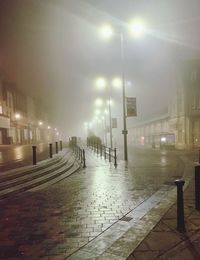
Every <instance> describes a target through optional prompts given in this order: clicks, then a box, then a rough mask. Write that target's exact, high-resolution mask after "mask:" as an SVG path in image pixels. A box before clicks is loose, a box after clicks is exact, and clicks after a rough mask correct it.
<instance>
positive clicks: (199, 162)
mask: <svg viewBox="0 0 200 260" xmlns="http://www.w3.org/2000/svg"><path fill="white" fill-rule="evenodd" d="M199 163H200V149H199Z"/></svg>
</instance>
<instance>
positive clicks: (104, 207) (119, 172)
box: [0, 151, 194, 260]
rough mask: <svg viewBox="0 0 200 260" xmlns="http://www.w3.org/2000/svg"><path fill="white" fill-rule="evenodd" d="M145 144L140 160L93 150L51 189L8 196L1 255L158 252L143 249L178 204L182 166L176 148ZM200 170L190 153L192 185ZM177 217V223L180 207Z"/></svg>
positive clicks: (1, 217)
mask: <svg viewBox="0 0 200 260" xmlns="http://www.w3.org/2000/svg"><path fill="white" fill-rule="evenodd" d="M141 152H142V151H138V153H136V154H135V155H134V156H133V159H134V168H133V167H131V169H128V168H127V165H126V164H125V163H124V162H122V161H120V162H118V167H117V168H116V169H115V167H114V165H113V164H109V163H108V161H104V159H102V158H100V157H97V156H96V155H95V154H94V153H93V152H91V151H87V168H85V169H82V170H80V171H78V172H76V173H74V174H73V175H71V176H70V177H68V178H66V179H64V180H63V181H62V182H59V183H57V184H56V185H52V186H48V187H47V188H46V189H42V190H31V191H27V192H24V193H22V194H19V195H16V196H15V197H12V198H8V199H5V200H1V201H0V207H1V211H0V227H1V232H0V259H21V258H24V259H39V258H42V259H45V260H46V259H49V260H50V259H52V260H54V259H55V260H60V259H63V260H64V259H71V260H72V259H75V260H78V259H80V260H83V259H108V260H112V259H113V260H114V259H117V260H125V259H127V258H128V257H129V256H130V255H131V254H132V256H130V257H132V258H130V259H147V260H148V259H155V257H156V256H155V255H152V251H151V250H150V248H148V250H147V249H146V248H145V247H144V249H146V251H145V250H143V251H142V252H140V251H139V252H140V256H139V255H137V256H135V253H137V252H138V248H139V249H140V247H141V245H142V244H143V242H142V241H144V242H145V241H146V239H147V238H148V236H149V235H150V234H151V233H152V232H153V231H154V227H155V226H156V227H157V223H158V222H159V221H162V220H163V218H162V217H163V216H165V214H166V212H167V211H168V210H169V208H170V207H171V206H172V205H173V204H174V202H175V200H176V188H175V185H174V184H173V182H172V180H174V176H175V174H180V172H179V167H178V164H177V159H176V158H174V157H175V155H174V154H173V155H170V156H167V155H165V154H161V158H160V157H159V156H158V155H159V154H152V153H151V152H148V153H146V152H145V153H144V154H143V157H144V159H143V160H142V159H141V156H142V154H141ZM163 156H164V157H163ZM193 170H194V165H193V163H191V162H189V161H188V165H186V167H185V171H184V177H183V178H184V179H185V181H186V184H185V187H186V186H187V185H188V183H189V180H190V179H191V176H192V174H193ZM176 176H177V175H176ZM170 180H171V182H170ZM191 210H192V208H191ZM186 213H187V211H186ZM173 219H174V222H173V223H174V228H176V222H175V212H174V215H173ZM162 226H163V225H162ZM163 230H164V231H163ZM170 230H171V229H170ZM161 231H163V233H164V234H165V235H166V229H161ZM167 231H168V232H169V230H168V229H167ZM175 233H176V232H175ZM172 234H173V232H172ZM163 237H164V236H163ZM163 237H162V236H161V237H159V238H157V237H156V238H155V241H156V242H155V245H156V246H157V243H158V241H161V243H160V245H163V243H164V242H166V241H167V239H165V240H164V242H163V241H162V238H163ZM150 241H151V242H152V241H153V239H151V240H150ZM169 241H170V243H171V241H174V240H173V239H172V238H171V236H170V240H169ZM152 244H153V242H152ZM163 248H164V249H166V247H165V245H164V246H163ZM152 250H153V249H152ZM154 251H155V250H154ZM158 251H159V250H158ZM132 252H133V253H132ZM153 253H155V252H153ZM137 257H138V258H137ZM139 257H141V258H139ZM163 259H168V258H163ZM175 259H177V258H175ZM181 259H184V258H181ZM187 259H188V258H187Z"/></svg>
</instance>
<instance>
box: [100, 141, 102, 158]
mask: <svg viewBox="0 0 200 260" xmlns="http://www.w3.org/2000/svg"><path fill="white" fill-rule="evenodd" d="M100 156H101V157H102V144H100Z"/></svg>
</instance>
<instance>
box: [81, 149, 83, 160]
mask: <svg viewBox="0 0 200 260" xmlns="http://www.w3.org/2000/svg"><path fill="white" fill-rule="evenodd" d="M82 162H83V150H82V149H81V163H82Z"/></svg>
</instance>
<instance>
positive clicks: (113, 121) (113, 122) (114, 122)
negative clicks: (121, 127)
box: [112, 118, 117, 128]
mask: <svg viewBox="0 0 200 260" xmlns="http://www.w3.org/2000/svg"><path fill="white" fill-rule="evenodd" d="M112 128H117V118H112Z"/></svg>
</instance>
